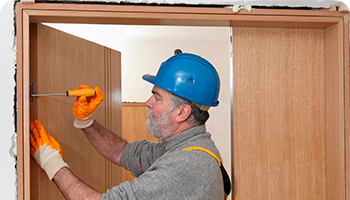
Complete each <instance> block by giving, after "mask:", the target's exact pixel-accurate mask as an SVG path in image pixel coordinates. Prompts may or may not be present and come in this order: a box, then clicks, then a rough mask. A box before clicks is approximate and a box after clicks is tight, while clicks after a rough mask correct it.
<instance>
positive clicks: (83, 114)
mask: <svg viewBox="0 0 350 200" xmlns="http://www.w3.org/2000/svg"><path fill="white" fill-rule="evenodd" d="M83 88H91V87H90V86H88V85H79V88H76V89H74V90H78V89H83ZM95 92H96V94H95V95H94V96H91V97H86V96H80V97H77V98H76V100H75V102H74V104H73V108H72V112H73V114H74V116H75V121H74V126H75V127H76V128H87V127H89V126H91V124H92V123H93V122H94V120H93V118H92V117H91V114H92V112H93V111H94V110H95V109H96V108H97V106H98V105H99V104H100V103H101V102H102V101H103V99H104V95H103V93H102V91H101V89H100V88H99V87H98V86H96V87H95Z"/></svg>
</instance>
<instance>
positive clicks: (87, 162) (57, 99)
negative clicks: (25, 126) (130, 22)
mask: <svg viewBox="0 0 350 200" xmlns="http://www.w3.org/2000/svg"><path fill="white" fill-rule="evenodd" d="M30 34H31V43H30V45H31V46H30V48H31V52H37V54H36V56H32V57H31V58H32V59H31V62H30V63H31V68H30V81H31V82H33V83H34V88H35V93H60V92H65V91H66V90H68V89H74V88H76V87H78V86H79V84H88V85H90V86H91V87H95V86H99V87H100V88H101V90H102V91H103V92H104V95H105V99H104V101H103V102H102V103H101V104H100V106H99V107H98V108H97V109H96V110H95V112H94V113H93V117H94V119H95V120H97V121H98V122H99V123H101V124H102V125H104V126H105V127H107V128H108V129H110V130H112V131H113V132H114V133H116V134H118V135H121V91H120V88H121V83H120V81H121V78H120V52H117V51H114V50H111V49H108V48H106V47H103V46H100V45H97V44H95V43H92V42H89V41H86V40H83V39H81V38H77V37H75V36H72V35H69V34H66V33H63V32H61V31H57V30H55V29H53V28H50V27H47V26H44V25H41V24H32V25H31V33H30ZM74 100H75V98H74V97H70V98H68V97H65V96H50V97H35V98H34V101H33V102H30V118H31V120H34V119H39V120H40V121H41V122H42V124H43V126H44V127H45V129H46V131H47V133H48V134H49V135H51V136H53V137H54V138H55V139H56V140H57V141H58V143H59V144H60V145H61V148H62V152H63V158H64V160H65V161H66V162H67V163H68V165H69V167H70V169H71V170H72V172H73V173H74V174H75V175H77V176H78V177H79V178H80V179H81V180H83V181H84V182H85V183H87V184H88V185H90V186H91V187H93V188H95V189H96V190H97V191H99V192H105V191H106V190H107V189H108V188H111V187H112V186H113V185H118V184H119V183H120V182H121V169H120V168H119V167H115V166H113V164H112V163H110V162H109V161H107V160H106V159H104V158H103V157H102V156H101V155H100V154H99V153H98V152H97V151H96V150H95V149H94V148H93V146H92V145H91V144H90V142H89V141H88V140H87V138H86V137H85V135H84V133H83V132H82V131H81V130H80V129H76V128H74V127H73V121H74V118H73V114H72V112H71V108H72V105H73V102H74ZM30 184H31V185H30V187H31V188H30V191H31V199H39V200H40V199H42V200H44V199H45V200H46V199H50V200H55V199H64V197H63V196H62V195H61V193H60V192H59V190H58V189H57V188H56V186H55V184H54V183H53V182H50V181H49V180H48V178H47V175H46V173H45V172H44V171H43V170H42V169H41V168H40V167H39V166H38V165H37V164H36V162H35V161H34V160H33V159H31V166H30Z"/></svg>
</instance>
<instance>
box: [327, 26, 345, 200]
mask: <svg viewBox="0 0 350 200" xmlns="http://www.w3.org/2000/svg"><path fill="white" fill-rule="evenodd" d="M343 42H344V39H343V23H339V24H337V25H333V26H331V27H329V28H327V29H325V47H326V48H325V58H326V59H325V70H326V77H327V78H326V80H325V83H326V88H325V90H326V107H325V108H326V141H327V143H326V149H327V151H326V154H327V177H328V179H327V187H330V188H329V189H327V199H345V193H343V192H342V191H345V170H344V166H345V134H344V133H345V124H344V110H345V107H344V78H345V77H344V67H343V62H344V55H343V53H342V51H343V48H344V47H343V45H342V44H343Z"/></svg>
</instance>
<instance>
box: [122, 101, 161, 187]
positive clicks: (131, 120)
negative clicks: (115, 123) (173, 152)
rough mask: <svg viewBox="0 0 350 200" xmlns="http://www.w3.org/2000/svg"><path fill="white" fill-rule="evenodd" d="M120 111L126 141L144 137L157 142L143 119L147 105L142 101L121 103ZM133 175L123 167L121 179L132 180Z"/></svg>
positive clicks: (145, 115)
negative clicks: (121, 109)
mask: <svg viewBox="0 0 350 200" xmlns="http://www.w3.org/2000/svg"><path fill="white" fill-rule="evenodd" d="M122 108H123V111H122V123H123V125H122V127H123V131H122V132H123V138H124V139H125V140H126V141H128V142H134V141H136V140H141V139H146V140H149V141H153V142H157V141H158V139H157V138H155V137H153V136H151V135H150V134H149V133H148V132H147V130H146V128H145V121H146V118H147V114H146V109H147V106H146V105H145V104H144V103H123V106H122ZM133 179H134V176H132V175H131V173H130V172H129V171H127V170H125V169H123V181H130V182H131V181H132V180H133Z"/></svg>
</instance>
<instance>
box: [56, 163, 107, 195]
mask: <svg viewBox="0 0 350 200" xmlns="http://www.w3.org/2000/svg"><path fill="white" fill-rule="evenodd" d="M53 181H54V182H55V184H56V185H57V187H58V189H59V190H60V191H61V192H62V194H63V196H64V197H65V198H66V199H68V200H70V199H74V200H80V199H84V200H90V199H91V200H99V199H101V193H99V192H97V191H96V190H94V189H92V188H91V187H89V186H88V185H86V184H85V183H84V182H82V181H81V180H80V179H78V178H77V177H76V176H75V175H74V174H73V173H72V172H71V171H70V170H69V169H68V168H66V167H63V168H61V169H60V170H59V171H58V172H57V173H56V174H55V176H54V177H53Z"/></svg>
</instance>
